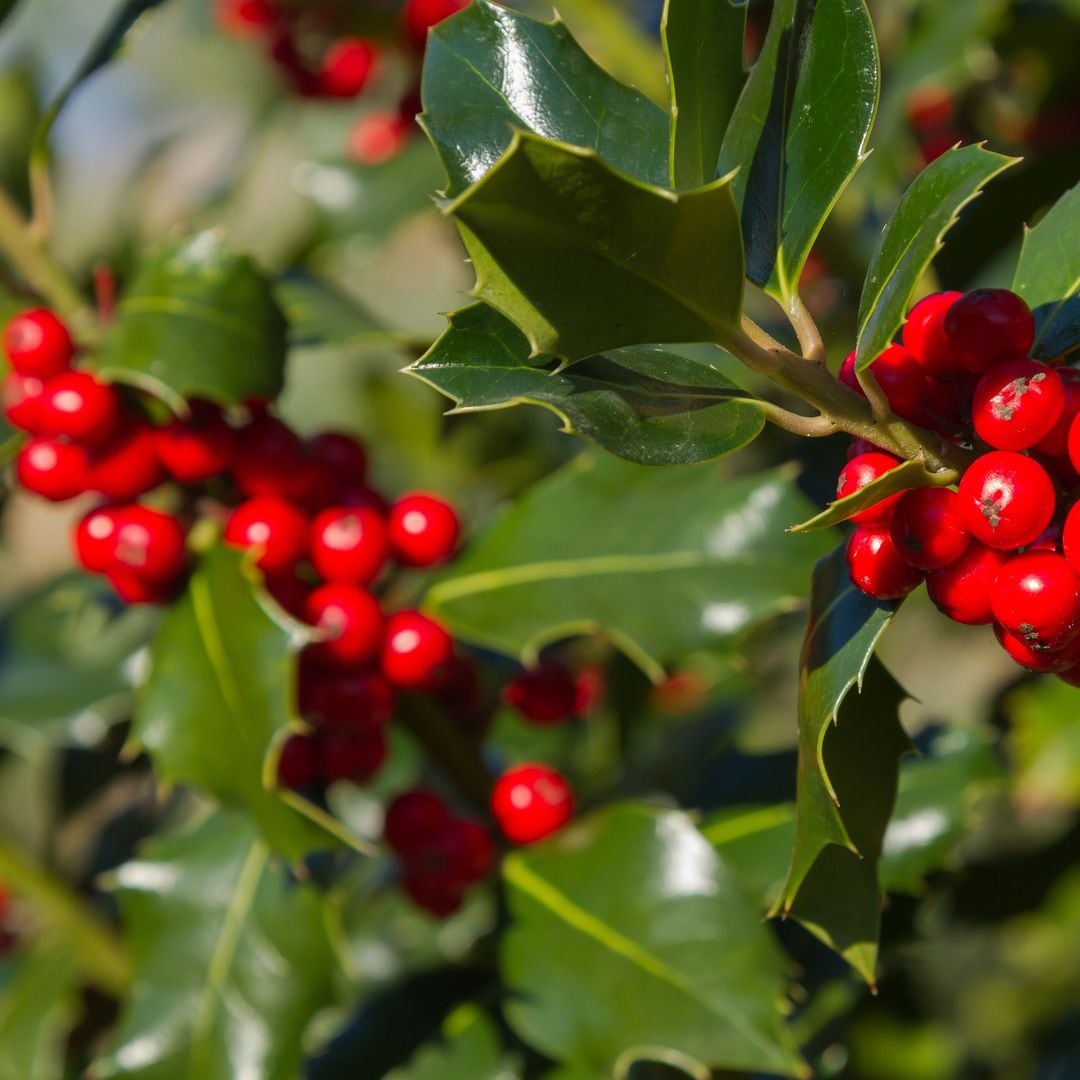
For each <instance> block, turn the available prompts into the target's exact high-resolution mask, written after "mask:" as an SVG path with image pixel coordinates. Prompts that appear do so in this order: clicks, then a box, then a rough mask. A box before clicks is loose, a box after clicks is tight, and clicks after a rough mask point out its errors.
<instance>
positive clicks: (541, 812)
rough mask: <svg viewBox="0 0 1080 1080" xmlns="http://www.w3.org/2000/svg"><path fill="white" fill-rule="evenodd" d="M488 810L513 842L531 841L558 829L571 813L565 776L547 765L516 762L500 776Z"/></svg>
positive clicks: (572, 802) (572, 803) (571, 808)
mask: <svg viewBox="0 0 1080 1080" xmlns="http://www.w3.org/2000/svg"><path fill="white" fill-rule="evenodd" d="M491 814H492V816H493V817H494V818H495V821H496V822H497V823H498V826H499V828H500V829H501V830H502V833H503V835H504V836H505V837H506V838H507V840H509V841H510V842H511V843H512V844H532V843H535V842H536V841H537V840H542V839H543V838H544V837H545V836H550V835H551V833H553V832H555V831H556V830H558V829H561V828H562V827H563V826H564V825H565V824H566V823H567V822H568V821H569V820H570V818H571V817H573V814H574V795H573V792H572V791H571V790H570V785H569V784H568V783H567V782H566V779H565V777H563V776H562V775H561V774H560V773H558V772H556V771H555V770H554V769H549V768H548V767H547V766H546V765H518V766H516V767H514V768H512V769H507V771H506V772H504V773H503V774H502V776H500V777H499V779H498V780H497V781H496V782H495V787H494V789H493V790H492V793H491Z"/></svg>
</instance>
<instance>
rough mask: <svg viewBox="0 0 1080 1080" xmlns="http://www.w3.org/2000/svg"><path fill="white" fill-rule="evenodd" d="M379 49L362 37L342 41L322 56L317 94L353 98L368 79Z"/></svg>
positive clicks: (335, 43) (337, 42)
mask: <svg viewBox="0 0 1080 1080" xmlns="http://www.w3.org/2000/svg"><path fill="white" fill-rule="evenodd" d="M378 57H379V50H378V49H377V48H376V47H375V44H374V42H371V41H368V40H367V39H365V38H341V39H340V40H338V41H335V42H334V44H333V45H331V46H330V48H329V49H328V50H327V51H326V56H324V57H323V64H322V71H320V72H319V93H321V94H325V95H326V96H327V97H339V98H351V97H356V95H357V94H359V93H360V92H361V91H362V90H363V89H364V87H365V86H367V84H368V81H369V80H370V79H371V76H372V73H373V72H374V70H375V62H376V60H377V59H378Z"/></svg>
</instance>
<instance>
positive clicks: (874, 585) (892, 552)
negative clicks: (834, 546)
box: [847, 525, 923, 600]
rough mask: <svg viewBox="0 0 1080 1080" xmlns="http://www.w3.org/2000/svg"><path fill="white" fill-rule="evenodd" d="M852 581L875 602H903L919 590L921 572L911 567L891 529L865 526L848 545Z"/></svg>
mask: <svg viewBox="0 0 1080 1080" xmlns="http://www.w3.org/2000/svg"><path fill="white" fill-rule="evenodd" d="M847 565H848V572H849V573H850V574H851V580H852V581H853V582H854V583H855V585H856V586H857V587H858V588H859V589H861V590H862V591H863V592H864V593H866V594H867V596H872V597H873V598H874V599H875V600H899V599H900V598H901V597H902V596H907V594H908V593H909V592H911V590H912V589H915V588H917V587H918V585H919V583H920V582H921V581H922V579H923V575H922V573H921V572H920V571H918V570H916V569H915V568H914V567H913V566H911V565H909V564H908V562H907V560H906V559H905V558H904V556H903V555H902V554H901V552H900V549H899V548H898V547H897V546H896V545H895V544H894V543H893V542H892V538H891V537H890V536H889V531H888V529H884V528H881V527H880V526H878V527H870V526H866V525H861V526H859V528H857V529H856V530H855V531H854V532H853V533H852V534H851V538H850V539H849V540H848V545H847Z"/></svg>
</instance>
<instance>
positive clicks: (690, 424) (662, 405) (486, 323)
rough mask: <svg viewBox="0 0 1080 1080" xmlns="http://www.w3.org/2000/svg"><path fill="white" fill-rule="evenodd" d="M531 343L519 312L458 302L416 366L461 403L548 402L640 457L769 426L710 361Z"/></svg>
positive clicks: (737, 439)
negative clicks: (567, 354)
mask: <svg viewBox="0 0 1080 1080" xmlns="http://www.w3.org/2000/svg"><path fill="white" fill-rule="evenodd" d="M529 353H530V350H529V343H528V341H527V340H526V339H525V335H524V334H522V333H521V331H520V330H518V328H517V327H516V326H514V324H513V323H512V322H510V320H509V319H507V318H506V317H505V316H503V315H500V314H499V313H498V312H497V311H496V310H495V309H494V308H490V307H488V306H487V305H486V304H474V305H472V306H471V307H467V308H463V309H462V310H461V311H456V312H454V313H453V314H452V315H451V316H450V325H449V326H448V327H447V329H446V332H445V333H444V334H443V335H442V337H441V338H439V340H438V341H437V342H436V343H435V344H434V345H433V346H432V347H431V349H430V350H429V351H428V352H427V353H426V354H425V355H424V356H423V357H421V358H420V359H419V360H418V361H417V362H416V363H415V364H413V365H412V366H411V367H409V368H407V369H406V370H407V371H409V372H410V373H411V374H413V375H415V376H417V378H420V379H422V380H423V381H424V382H426V383H428V384H429V385H430V386H433V387H435V389H436V390H439V391H440V392H441V393H443V394H446V395H447V397H450V398H452V399H453V400H454V401H455V402H456V403H457V407H456V408H455V409H454V410H453V412H455V413H459V412H473V411H476V410H479V409H498V408H505V407H509V406H511V405H522V404H529V405H539V406H541V407H543V408H546V409H549V410H550V411H551V412H553V413H555V415H556V416H558V417H559V419H560V420H561V421H562V424H563V431H566V432H567V433H569V434H574V435H581V436H583V437H584V438H586V439H590V440H591V441H592V442H594V443H596V444H597V445H598V446H602V447H603V448H604V449H605V450H609V451H610V452H611V453H613V454H615V455H616V456H617V457H621V458H623V459H624V460H626V461H633V462H636V463H638V464H639V465H693V464H696V463H698V462H701V461H708V460H710V459H712V458H718V457H723V456H724V455H725V454H729V453H731V452H732V451H733V450H738V449H739V448H740V447H743V446H745V445H746V444H747V443H748V442H750V441H751V440H752V439H754V438H755V437H756V436H757V435H758V434H760V432H761V429H762V427H763V426H764V417H763V415H762V412H761V409H759V408H758V407H757V406H756V405H754V404H753V403H752V402H751V401H748V400H745V391H743V390H741V389H740V388H739V387H737V386H736V385H735V384H734V383H731V382H729V381H728V380H727V379H726V378H724V376H723V375H721V374H719V372H717V371H715V370H714V369H713V368H712V367H710V366H709V365H707V364H704V363H701V362H699V361H696V360H691V359H688V358H686V357H684V356H679V355H678V354H676V353H672V352H668V351H666V350H664V349H662V348H659V347H649V348H645V347H640V348H625V349H614V350H612V351H611V352H609V353H605V354H603V355H601V356H592V357H589V358H588V359H586V360H582V361H580V362H579V363H577V364H575V365H574V366H573V367H570V368H567V369H565V370H564V371H552V370H550V368H547V367H544V366H543V364H544V362H545V358H540V359H536V358H530V355H529ZM546 359H547V362H548V363H549V364H550V363H551V359H550V358H546Z"/></svg>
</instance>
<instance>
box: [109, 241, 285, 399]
mask: <svg viewBox="0 0 1080 1080" xmlns="http://www.w3.org/2000/svg"><path fill="white" fill-rule="evenodd" d="M285 329H286V328H285V319H284V316H283V315H282V313H281V310H280V308H279V307H278V305H277V302H276V301H275V299H274V294H273V290H272V289H271V286H270V283H269V281H268V280H267V279H266V278H265V277H264V276H263V274H262V273H261V272H260V271H259V270H258V269H257V268H256V267H255V265H254V264H253V263H252V262H251V260H250V259H248V258H247V257H246V256H242V255H237V254H235V253H233V252H231V251H229V250H228V249H227V248H226V247H225V246H224V244H223V243H222V241H221V240H220V238H219V237H218V236H217V235H216V234H214V233H201V234H200V235H198V236H196V237H194V238H192V239H188V240H185V241H183V242H181V243H179V244H176V245H174V246H172V247H169V248H167V249H166V250H164V251H162V252H159V253H158V254H157V255H155V256H152V257H151V258H150V259H148V260H147V261H146V262H144V263H143V264H142V265H141V266H140V267H139V269H138V270H137V271H136V273H135V276H134V278H133V280H132V281H131V282H130V284H129V285H128V287H127V288H126V289H125V290H124V294H123V296H122V298H121V299H120V302H119V304H118V305H117V309H116V321H115V322H114V324H113V325H112V327H111V329H110V331H109V334H108V336H107V337H106V339H105V342H104V344H103V346H102V349H101V353H100V355H99V356H97V357H96V358H91V361H90V362H91V365H92V366H95V367H96V368H97V369H98V370H99V371H101V372H102V374H104V375H106V376H107V377H109V378H112V379H117V380H119V381H120V382H130V383H134V384H135V385H137V386H141V387H142V388H143V389H146V390H149V391H150V392H152V393H154V394H157V395H158V396H160V397H162V398H164V399H165V400H166V401H168V402H170V403H171V404H172V405H173V407H174V408H175V409H177V411H181V410H182V409H183V407H184V406H183V401H182V399H186V398H192V397H201V398H209V399H210V400H212V401H217V402H221V403H222V404H231V403H234V402H240V401H244V400H246V399H248V398H260V399H267V400H268V399H270V398H274V397H276V396H277V395H278V394H279V393H280V392H281V388H282V385H283V377H284V375H283V373H284V365H285V346H286V340H285Z"/></svg>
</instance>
